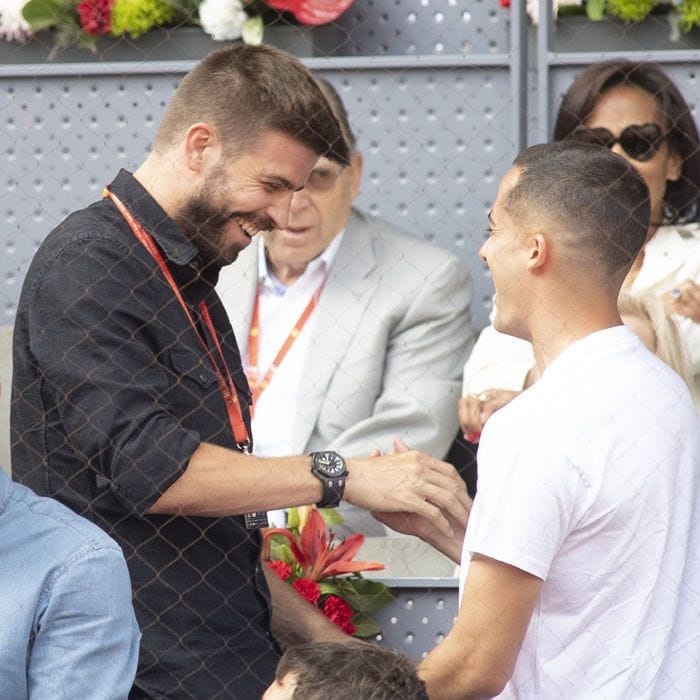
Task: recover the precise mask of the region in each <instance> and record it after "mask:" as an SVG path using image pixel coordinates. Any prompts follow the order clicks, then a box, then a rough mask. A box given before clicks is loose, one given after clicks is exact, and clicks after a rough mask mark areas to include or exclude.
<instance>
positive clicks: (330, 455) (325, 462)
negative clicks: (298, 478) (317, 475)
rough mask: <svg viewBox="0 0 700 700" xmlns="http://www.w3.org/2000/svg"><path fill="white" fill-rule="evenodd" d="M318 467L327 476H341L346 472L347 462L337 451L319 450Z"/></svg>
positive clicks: (317, 455) (317, 456)
mask: <svg viewBox="0 0 700 700" xmlns="http://www.w3.org/2000/svg"><path fill="white" fill-rule="evenodd" d="M316 468H317V469H318V470H319V471H320V472H321V473H323V474H325V475H326V476H340V475H341V474H344V473H345V462H344V461H343V458H342V457H341V456H340V455H339V454H336V453H335V452H318V453H317V454H316Z"/></svg>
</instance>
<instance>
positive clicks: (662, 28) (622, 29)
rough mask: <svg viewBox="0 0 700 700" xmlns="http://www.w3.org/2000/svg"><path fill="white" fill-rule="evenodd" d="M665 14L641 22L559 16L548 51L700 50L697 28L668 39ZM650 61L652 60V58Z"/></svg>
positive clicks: (668, 28) (698, 30)
mask: <svg viewBox="0 0 700 700" xmlns="http://www.w3.org/2000/svg"><path fill="white" fill-rule="evenodd" d="M670 31H671V30H670V26H669V23H668V17H667V16H666V15H663V14H659V15H651V16H649V17H647V18H646V19H645V20H644V21H643V22H632V23H629V24H628V23H625V22H622V21H619V20H615V19H604V20H601V21H599V22H592V21H591V20H589V19H588V17H582V16H576V15H575V16H568V17H566V16H565V17H559V18H558V19H557V21H556V23H555V24H554V26H553V32H552V45H551V47H550V48H551V50H552V51H555V52H557V53H567V52H591V53H593V52H595V53H610V52H618V51H649V52H651V51H674V50H675V51H688V50H698V49H700V29H698V28H697V27H696V28H694V29H692V30H691V31H690V32H688V34H681V36H680V39H679V40H678V41H671V39H670V36H669V35H670ZM652 60H653V59H652Z"/></svg>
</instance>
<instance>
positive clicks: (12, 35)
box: [0, 0, 33, 41]
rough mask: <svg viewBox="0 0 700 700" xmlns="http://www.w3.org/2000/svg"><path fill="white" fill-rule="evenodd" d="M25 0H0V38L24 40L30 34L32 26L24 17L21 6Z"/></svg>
mask: <svg viewBox="0 0 700 700" xmlns="http://www.w3.org/2000/svg"><path fill="white" fill-rule="evenodd" d="M26 3H27V0H0V39H5V40H6V41H25V39H28V38H29V37H30V36H32V34H33V32H32V28H31V26H30V25H29V22H27V21H26V20H25V19H24V17H22V8H23V7H24V6H25V5H26Z"/></svg>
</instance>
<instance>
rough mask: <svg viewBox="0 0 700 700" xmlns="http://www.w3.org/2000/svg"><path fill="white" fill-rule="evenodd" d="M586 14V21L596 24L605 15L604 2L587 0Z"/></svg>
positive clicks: (602, 0)
mask: <svg viewBox="0 0 700 700" xmlns="http://www.w3.org/2000/svg"><path fill="white" fill-rule="evenodd" d="M586 14H587V15H588V19H590V20H592V21H593V22H598V21H599V20H601V19H603V15H604V14H605V0H588V2H586Z"/></svg>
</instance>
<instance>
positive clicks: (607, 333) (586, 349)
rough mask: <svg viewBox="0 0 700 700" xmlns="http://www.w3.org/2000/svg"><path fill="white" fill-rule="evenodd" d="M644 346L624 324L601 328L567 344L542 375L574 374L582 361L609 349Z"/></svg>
mask: <svg viewBox="0 0 700 700" xmlns="http://www.w3.org/2000/svg"><path fill="white" fill-rule="evenodd" d="M635 346H641V347H643V348H644V347H646V346H645V345H644V343H642V341H641V340H640V339H639V337H638V336H637V335H636V334H635V333H633V332H632V331H631V330H630V329H629V328H628V327H627V326H625V325H624V324H622V325H619V326H611V327H610V328H603V329H601V330H599V331H594V332H593V333H589V334H588V335H587V336H584V337H583V338H579V340H577V341H575V342H573V343H571V345H568V346H567V347H566V348H564V350H562V351H561V352H560V353H559V354H558V355H557V356H556V357H555V358H554V359H553V360H552V362H550V364H549V365H548V366H547V367H546V368H545V370H544V372H543V373H542V376H545V375H547V376H551V375H556V374H558V373H565V374H566V373H568V374H575V373H577V372H580V371H581V367H582V366H583V365H584V363H586V364H587V362H588V361H589V360H590V358H591V357H595V356H596V355H599V354H600V353H605V352H609V351H611V350H613V351H617V352H626V351H627V350H626V348H633V347H635Z"/></svg>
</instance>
